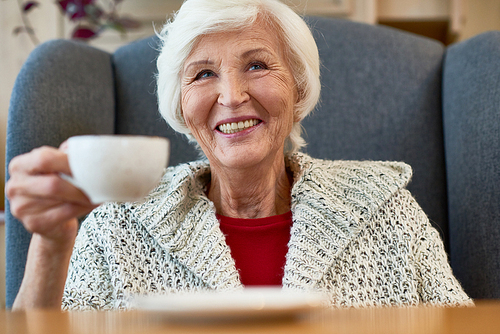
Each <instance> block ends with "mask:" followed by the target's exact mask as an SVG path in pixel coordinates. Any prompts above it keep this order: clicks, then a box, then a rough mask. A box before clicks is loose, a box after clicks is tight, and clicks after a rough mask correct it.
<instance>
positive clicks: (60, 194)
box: [5, 174, 91, 205]
mask: <svg viewBox="0 0 500 334" xmlns="http://www.w3.org/2000/svg"><path fill="white" fill-rule="evenodd" d="M5 192H6V195H7V198H9V199H10V200H11V201H13V200H15V198H16V197H23V196H26V197H33V198H38V199H42V198H45V199H52V200H56V201H60V202H70V203H79V204H80V205H89V204H91V203H90V200H89V199H88V197H87V196H86V195H85V194H84V193H83V192H82V191H81V190H80V189H78V188H76V187H75V186H74V185H72V184H71V183H69V182H68V181H66V180H64V179H62V178H61V177H60V176H59V175H58V174H45V175H29V174H23V175H20V176H18V175H14V176H13V177H12V178H11V179H10V180H9V181H8V182H7V184H6V185H5Z"/></svg>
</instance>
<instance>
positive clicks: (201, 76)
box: [195, 70, 215, 80]
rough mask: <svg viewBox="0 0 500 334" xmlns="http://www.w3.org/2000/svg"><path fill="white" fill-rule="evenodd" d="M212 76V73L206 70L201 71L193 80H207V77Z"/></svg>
mask: <svg viewBox="0 0 500 334" xmlns="http://www.w3.org/2000/svg"><path fill="white" fill-rule="evenodd" d="M214 75H215V74H214V72H212V71H208V70H204V71H201V72H200V73H198V74H197V75H196V78H195V80H198V79H205V78H209V77H212V76H214Z"/></svg>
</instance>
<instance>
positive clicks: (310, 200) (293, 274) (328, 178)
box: [283, 154, 412, 290]
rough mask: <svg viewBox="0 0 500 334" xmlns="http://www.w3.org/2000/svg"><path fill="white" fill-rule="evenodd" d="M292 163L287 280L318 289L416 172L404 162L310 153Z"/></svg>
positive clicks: (295, 285) (288, 283)
mask: <svg viewBox="0 0 500 334" xmlns="http://www.w3.org/2000/svg"><path fill="white" fill-rule="evenodd" d="M288 166H289V168H290V169H291V170H292V171H293V174H294V185H293V188H292V211H293V220H294V224H293V227H292V230H291V238H290V242H289V250H288V254H287V261H286V265H285V276H284V281H283V284H284V286H285V287H288V288H296V289H305V290H308V289H314V287H315V286H316V284H317V283H318V282H319V281H320V280H321V279H322V278H323V276H324V274H325V273H326V271H327V270H328V269H329V268H330V267H331V265H332V263H333V261H334V260H335V258H337V257H338V256H339V255H340V253H341V252H342V251H343V250H344V249H345V248H346V247H347V245H348V244H349V243H350V241H351V240H352V239H353V238H354V237H356V236H357V235H358V234H359V233H360V231H361V229H362V228H363V227H364V225H365V224H366V223H367V222H368V221H369V220H370V219H371V218H372V217H373V215H374V214H375V213H376V212H377V211H378V209H379V208H380V207H381V206H382V205H383V204H384V203H385V202H387V201H388V200H389V199H390V198H391V197H392V196H393V195H394V193H395V192H397V191H398V190H399V189H401V188H402V187H404V186H406V184H407V183H408V182H409V180H410V178H411V174H412V171H411V168H410V167H409V166H408V165H406V164H404V163H398V162H373V161H325V160H318V159H312V158H310V157H309V156H307V155H304V154H294V155H292V156H290V157H289V159H288Z"/></svg>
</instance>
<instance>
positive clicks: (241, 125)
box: [219, 119, 259, 134]
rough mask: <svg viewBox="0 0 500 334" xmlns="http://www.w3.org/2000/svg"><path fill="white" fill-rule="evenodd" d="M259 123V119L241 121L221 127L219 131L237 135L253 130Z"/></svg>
mask: <svg viewBox="0 0 500 334" xmlns="http://www.w3.org/2000/svg"><path fill="white" fill-rule="evenodd" d="M258 123H259V120H257V119H247V120H246V121H244V122H243V121H241V122H237V123H236V122H233V123H225V124H221V125H219V131H220V132H223V133H226V134H229V133H236V132H240V131H243V130H245V129H248V128H251V127H252V126H254V125H257V124H258Z"/></svg>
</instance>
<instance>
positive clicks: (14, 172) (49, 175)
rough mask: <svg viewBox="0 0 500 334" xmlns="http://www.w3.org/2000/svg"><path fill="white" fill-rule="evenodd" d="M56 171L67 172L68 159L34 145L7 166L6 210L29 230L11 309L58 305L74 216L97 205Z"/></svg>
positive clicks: (58, 151)
mask: <svg viewBox="0 0 500 334" xmlns="http://www.w3.org/2000/svg"><path fill="white" fill-rule="evenodd" d="M63 145H64V144H63ZM60 173H64V174H68V175H71V171H70V168H69V164H68V158H67V156H66V154H65V153H64V151H63V150H61V149H56V148H52V147H41V148H37V149H34V150H33V151H31V152H29V153H27V154H23V155H20V156H18V157H15V158H14V159H12V161H11V162H10V164H9V174H10V179H9V181H8V182H7V184H6V185H5V192H6V195H7V197H8V199H9V201H10V210H11V212H12V214H13V215H14V216H15V217H16V218H18V219H19V220H20V221H21V222H22V224H23V225H24V227H25V228H26V229H27V230H28V231H29V232H31V233H33V237H32V239H31V243H30V248H29V251H28V259H27V262H26V269H25V275H24V278H23V282H22V284H21V288H20V290H19V293H18V295H17V298H16V300H15V302H14V308H35V307H60V305H61V299H62V294H63V290H64V282H65V280H66V275H67V270H68V266H69V259H70V257H71V252H72V249H73V244H74V242H75V238H76V234H77V231H78V221H77V217H79V216H82V215H85V214H87V213H88V212H90V211H91V210H92V209H93V208H95V207H96V206H95V205H94V204H92V203H91V202H90V200H89V199H88V198H87V197H86V196H85V194H84V193H82V191H81V190H79V189H78V188H76V187H75V186H73V185H72V184H71V183H69V182H68V181H66V180H64V179H63V178H61V177H60Z"/></svg>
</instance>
